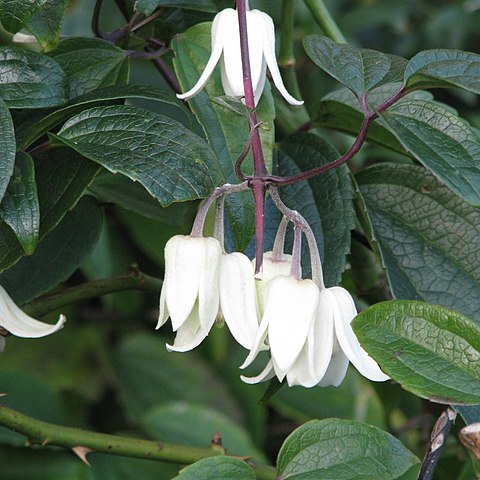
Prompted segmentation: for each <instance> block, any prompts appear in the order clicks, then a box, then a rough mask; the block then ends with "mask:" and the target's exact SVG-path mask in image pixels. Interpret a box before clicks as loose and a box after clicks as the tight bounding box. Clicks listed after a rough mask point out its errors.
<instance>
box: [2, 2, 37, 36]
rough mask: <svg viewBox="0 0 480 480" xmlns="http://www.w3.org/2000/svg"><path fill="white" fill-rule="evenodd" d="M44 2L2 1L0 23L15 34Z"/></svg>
mask: <svg viewBox="0 0 480 480" xmlns="http://www.w3.org/2000/svg"><path fill="white" fill-rule="evenodd" d="M43 2H44V0H3V1H2V3H0V22H2V26H3V27H4V28H5V29H6V30H7V31H9V32H12V33H17V32H18V31H19V30H21V29H22V28H23V27H24V25H25V24H26V23H27V22H28V21H29V20H30V19H31V18H32V17H33V16H34V15H35V13H36V12H37V11H38V9H39V8H40V7H41V6H42V3H43Z"/></svg>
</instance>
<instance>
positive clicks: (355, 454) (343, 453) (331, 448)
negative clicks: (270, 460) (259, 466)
mask: <svg viewBox="0 0 480 480" xmlns="http://www.w3.org/2000/svg"><path fill="white" fill-rule="evenodd" d="M332 452H335V455H332ZM417 462H418V459H417V458H416V457H415V455H413V453H411V452H409V451H408V450H407V449H406V448H405V447H404V446H403V445H402V444H401V443H400V442H399V441H398V440H397V439H396V438H395V437H393V436H392V435H390V434H388V433H386V432H383V431H382V430H380V429H378V428H376V427H372V426H371V425H367V424H364V423H359V422H354V421H351V420H337V419H329V420H313V421H311V422H308V423H306V424H304V425H302V426H301V427H300V428H298V429H297V430H295V431H294V432H293V433H292V434H291V435H290V436H289V437H288V438H287V440H285V443H284V444H283V446H282V448H281V450H280V453H279V455H278V460H277V469H278V473H279V475H280V476H281V478H283V479H285V480H289V479H292V480H293V479H295V480H307V479H311V478H315V480H321V479H325V480H329V479H332V478H335V479H337V480H363V479H365V480H366V479H367V478H368V479H377V478H378V479H379V480H380V479H382V480H390V479H395V478H398V477H400V475H402V474H403V473H405V472H406V471H407V470H408V469H409V468H410V467H412V466H413V465H415V463H417Z"/></svg>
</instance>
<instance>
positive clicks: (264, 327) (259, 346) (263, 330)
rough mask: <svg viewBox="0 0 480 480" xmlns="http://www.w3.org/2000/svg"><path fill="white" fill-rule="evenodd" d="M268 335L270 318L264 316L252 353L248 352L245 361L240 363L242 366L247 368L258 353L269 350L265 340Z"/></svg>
mask: <svg viewBox="0 0 480 480" xmlns="http://www.w3.org/2000/svg"><path fill="white" fill-rule="evenodd" d="M267 335H268V319H266V318H263V319H262V321H261V322H260V327H258V331H257V336H256V338H255V342H254V344H253V347H252V349H251V350H250V353H249V354H248V356H247V358H246V359H245V361H244V362H243V363H242V365H240V368H241V369H243V368H247V367H248V366H249V365H251V363H252V362H253V361H254V360H255V359H256V358H257V355H258V354H259V353H260V352H261V351H263V350H268V347H267V346H266V345H265V340H266V338H267Z"/></svg>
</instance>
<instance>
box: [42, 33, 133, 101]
mask: <svg viewBox="0 0 480 480" xmlns="http://www.w3.org/2000/svg"><path fill="white" fill-rule="evenodd" d="M50 55H51V56H52V57H53V58H54V59H55V60H56V61H57V62H58V64H59V65H60V66H61V67H62V69H63V71H64V72H65V74H66V76H67V79H68V84H69V98H70V99H73V98H76V97H79V96H80V95H85V94H86V93H88V92H90V91H92V90H95V89H97V88H102V87H108V86H111V85H123V84H125V83H127V82H128V77H129V70H130V66H129V59H128V57H127V56H126V55H125V52H124V51H123V50H122V49H121V48H118V47H116V46H115V45H112V44H111V43H110V42H107V41H105V40H101V39H99V38H69V39H67V40H64V41H63V42H60V44H59V45H58V48H57V49H56V50H54V51H53V52H51V54H50Z"/></svg>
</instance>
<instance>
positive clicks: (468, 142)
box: [382, 100, 480, 206]
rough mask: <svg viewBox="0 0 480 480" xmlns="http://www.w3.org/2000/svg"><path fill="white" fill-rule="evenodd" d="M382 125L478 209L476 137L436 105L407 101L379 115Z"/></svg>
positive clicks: (479, 182)
mask: <svg viewBox="0 0 480 480" xmlns="http://www.w3.org/2000/svg"><path fill="white" fill-rule="evenodd" d="M382 123H383V124H384V125H385V126H386V127H387V128H388V129H389V130H390V132H391V133H392V134H393V135H395V137H396V138H397V140H398V141H399V142H400V143H401V144H402V145H403V147H404V148H405V149H406V150H407V151H409V152H410V153H411V154H412V155H413V156H414V157H415V158H416V159H417V160H419V161H420V162H421V163H422V164H423V165H425V167H427V168H428V169H429V170H431V171H432V172H433V173H434V174H435V176H436V177H438V178H439V179H440V180H442V181H443V182H445V183H446V184H447V185H448V186H449V187H450V188H451V189H452V190H453V191H454V192H455V193H456V194H457V195H459V196H460V197H462V198H463V199H464V200H466V201H467V202H469V203H471V204H472V205H477V206H480V138H479V137H478V136H477V135H476V134H475V132H474V131H473V130H472V129H471V127H470V126H469V125H468V124H467V123H466V122H465V121H463V120H462V119H460V118H459V117H457V116H456V115H455V114H453V113H452V112H450V111H449V110H447V109H445V108H444V107H442V106H441V105H439V104H436V103H432V102H425V101H422V100H410V101H408V102H402V103H400V104H398V105H394V106H393V107H391V108H389V109H388V110H387V111H386V112H384V113H383V114H382Z"/></svg>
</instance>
